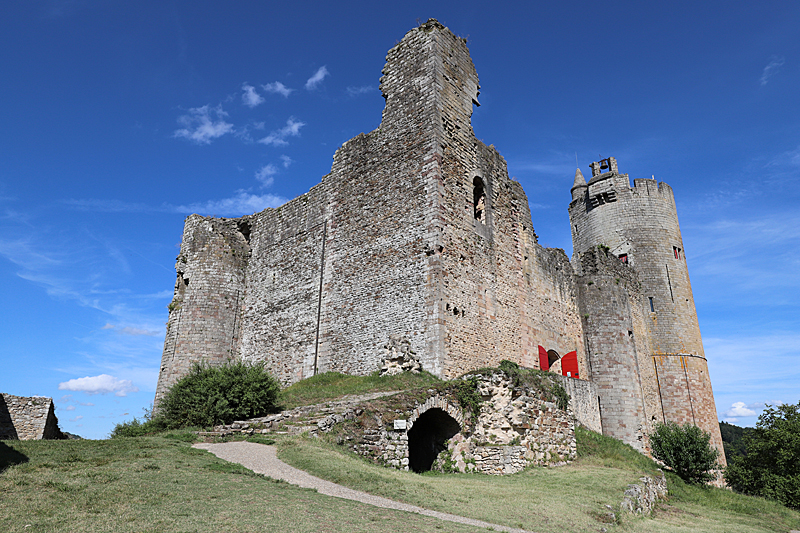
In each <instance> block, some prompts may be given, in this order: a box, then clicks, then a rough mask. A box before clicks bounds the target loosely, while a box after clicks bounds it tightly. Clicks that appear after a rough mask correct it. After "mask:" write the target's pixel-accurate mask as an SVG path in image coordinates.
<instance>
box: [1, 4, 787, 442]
mask: <svg viewBox="0 0 800 533" xmlns="http://www.w3.org/2000/svg"><path fill="white" fill-rule="evenodd" d="M283 4H284V3H280V4H279V3H275V2H269V3H268V2H253V1H242V2H235V3H231V2H225V3H223V2H174V1H159V2H148V1H142V2H124V1H119V2H99V1H88V0H87V1H81V0H72V1H36V0H27V1H21V0H12V1H10V2H6V3H5V4H4V6H3V8H2V14H3V16H2V17H0V49H2V50H3V51H4V52H3V54H0V72H2V81H0V99H2V101H3V102H4V104H5V108H4V112H3V113H2V115H0V126H2V127H0V298H2V302H3V303H4V305H2V306H1V307H0V309H1V310H0V313H2V314H1V315H0V335H2V339H3V342H2V346H0V362H2V369H3V372H2V374H0V390H1V391H3V392H7V393H11V394H16V395H22V396H26V395H43V396H52V397H53V398H55V400H56V405H57V414H58V416H59V420H60V422H61V426H62V429H65V430H67V431H70V432H73V433H77V434H80V435H83V436H85V437H90V438H103V437H104V436H106V435H107V434H108V433H109V431H110V430H111V429H112V428H113V426H114V424H116V423H119V422H121V421H123V420H129V419H130V418H132V417H133V416H141V414H142V409H143V408H144V407H147V406H148V405H149V404H150V403H151V402H152V399H153V395H154V391H155V385H156V380H157V377H158V376H157V374H158V366H159V362H160V357H161V349H162V346H163V340H164V333H165V322H166V320H167V314H168V312H167V309H166V306H167V304H168V303H169V301H170V300H171V296H172V288H173V285H174V282H175V271H174V262H175V257H176V255H177V253H178V246H179V243H180V238H181V232H182V228H183V219H184V217H185V216H187V215H188V214H190V213H193V212H199V213H201V214H205V215H219V216H222V215H225V216H236V215H241V214H247V213H252V212H254V211H258V210H261V209H263V208H265V207H271V206H277V205H279V204H281V203H283V202H284V201H286V200H287V199H291V198H293V197H295V196H298V195H300V194H302V193H304V192H306V191H307V190H308V189H309V188H310V187H311V186H313V185H314V184H316V183H318V182H319V180H320V178H321V177H322V176H323V175H325V174H326V173H327V172H328V171H329V170H330V164H331V162H332V156H333V153H334V151H335V150H336V148H338V147H339V146H340V145H341V144H342V143H344V142H345V141H346V140H348V139H350V138H351V137H353V136H355V135H357V134H358V133H360V132H368V131H371V130H373V129H375V128H376V127H377V126H378V124H379V122H380V117H381V110H382V109H383V98H382V97H381V95H380V92H379V91H378V80H379V78H380V71H381V69H382V68H383V64H384V61H385V55H386V51H387V50H388V49H389V48H391V47H392V46H393V45H394V44H395V43H396V42H397V41H399V40H400V39H401V38H402V37H403V35H404V34H405V33H406V32H407V31H408V30H410V29H411V28H412V27H415V26H416V25H417V23H418V21H425V20H427V19H428V18H431V17H434V18H437V19H439V20H440V21H441V22H442V23H444V24H445V25H446V26H448V27H449V28H450V29H451V30H452V31H453V32H454V33H456V34H457V35H460V36H463V37H467V38H468V46H469V48H470V51H471V53H472V58H473V61H474V62H475V65H476V68H477V70H478V75H479V76H480V80H481V95H480V101H481V104H482V105H481V107H480V108H476V110H475V113H474V115H473V126H474V129H475V133H476V135H477V136H478V138H480V139H482V140H483V141H484V142H486V143H487V144H494V145H495V147H497V149H498V150H499V151H500V153H501V154H502V155H503V156H504V157H505V158H506V160H507V162H508V168H509V172H510V174H511V175H512V176H514V177H515V178H516V179H517V180H519V181H520V182H521V183H522V185H523V186H524V188H525V191H526V192H527V194H528V199H529V202H530V206H531V209H532V211H531V212H532V215H533V224H534V228H535V229H536V232H537V233H538V235H539V236H540V242H541V243H543V244H545V245H548V246H553V247H560V248H564V249H565V250H566V251H567V253H571V248H572V247H571V242H570V232H569V222H568V217H567V205H568V202H569V199H570V194H569V189H570V187H571V185H572V181H573V177H574V173H575V159H576V153H577V159H578V162H579V165H580V167H581V168H582V169H583V171H584V174H588V172H589V170H588V164H589V163H590V162H591V161H595V160H597V159H599V157H600V156H601V155H602V157H608V156H614V157H616V158H617V160H618V161H619V166H620V170H621V171H622V172H626V173H629V174H630V175H631V178H634V177H650V176H652V175H655V177H656V178H657V179H659V180H663V181H666V182H667V183H669V184H670V185H672V187H673V188H674V190H675V195H676V199H677V203H678V214H679V217H680V222H681V228H682V232H683V239H684V246H685V252H686V257H687V260H688V262H689V271H690V275H691V279H692V286H693V289H694V296H695V302H696V305H697V311H698V315H699V318H700V327H701V330H702V334H703V339H704V343H705V349H706V356H707V357H708V361H709V366H710V372H711V379H712V383H713V387H714V393H715V397H716V401H717V410H718V414H719V416H720V418H721V419H727V420H729V421H733V422H734V423H737V424H740V425H753V424H754V423H755V421H756V415H757V414H758V413H759V412H760V411H761V409H762V408H763V405H764V404H765V403H768V402H787V403H797V402H798V400H800V392H798V387H797V384H798V383H800V299H799V298H798V296H800V290H798V289H800V277H799V276H798V275H797V274H798V271H800V259H798V258H800V255H798V249H800V194H799V193H798V186H797V182H798V180H799V179H800V98H799V97H798V95H800V30H798V28H800V4H798V3H797V2H796V1H786V2H780V1H771V2H766V3H762V4H760V5H758V6H757V5H756V4H755V3H754V2H731V1H726V2H715V1H712V2H696V1H692V2H680V1H678V2H659V3H655V2H603V3H600V2H569V1H565V2H528V3H518V2H515V3H508V4H506V5H505V7H503V6H500V7H492V6H490V4H487V3H486V2H470V1H458V2H437V3H436V4H435V7H431V5H432V3H431V2H414V1H409V2H402V3H398V2H396V3H392V4H386V3H380V2H345V3H328V4H322V5H320V4H317V3H311V2H302V1H298V2H294V3H292V5H291V7H287V6H288V4H289V3H285V4H286V5H283Z"/></svg>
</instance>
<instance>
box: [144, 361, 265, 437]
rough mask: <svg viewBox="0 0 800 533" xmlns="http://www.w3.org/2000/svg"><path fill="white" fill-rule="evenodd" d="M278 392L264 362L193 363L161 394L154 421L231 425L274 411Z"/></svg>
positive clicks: (172, 424)
mask: <svg viewBox="0 0 800 533" xmlns="http://www.w3.org/2000/svg"><path fill="white" fill-rule="evenodd" d="M279 391H280V385H279V384H278V381H277V380H276V379H275V378H273V377H272V376H271V375H270V374H269V373H268V372H267V371H266V370H265V369H264V365H263V364H254V365H248V364H245V363H243V362H241V361H237V362H233V363H226V364H224V365H222V366H218V367H210V366H207V365H201V364H198V363H195V365H194V366H193V367H192V369H191V370H190V371H189V373H188V374H187V375H186V376H184V377H183V378H181V379H180V380H179V381H178V382H177V383H175V385H173V386H172V388H170V389H169V391H168V392H167V393H166V394H165V395H164V398H163V399H162V400H161V403H160V404H159V406H158V413H157V415H156V417H155V418H154V420H156V419H159V418H161V419H163V420H164V421H165V424H166V426H167V427H168V428H169V429H175V428H181V427H187V426H200V427H208V426H214V425H218V424H230V423H231V422H233V421H234V420H245V419H248V418H255V417H258V416H264V415H267V414H269V413H271V412H273V411H274V410H275V408H276V403H277V398H278V392H279Z"/></svg>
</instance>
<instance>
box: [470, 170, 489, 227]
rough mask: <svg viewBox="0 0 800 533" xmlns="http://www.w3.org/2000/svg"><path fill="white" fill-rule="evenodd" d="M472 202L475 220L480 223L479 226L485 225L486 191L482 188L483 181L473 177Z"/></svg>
mask: <svg viewBox="0 0 800 533" xmlns="http://www.w3.org/2000/svg"><path fill="white" fill-rule="evenodd" d="M472 185H473V188H472V202H473V204H472V205H473V208H474V214H475V220H478V221H480V223H481V224H486V189H485V187H484V186H483V180H482V179H481V178H480V177H479V176H475V179H474V180H472Z"/></svg>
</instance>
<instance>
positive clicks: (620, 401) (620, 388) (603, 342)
mask: <svg viewBox="0 0 800 533" xmlns="http://www.w3.org/2000/svg"><path fill="white" fill-rule="evenodd" d="M611 260H613V261H616V259H614V258H612V259H611ZM623 267H624V265H622V264H618V265H615V264H614V263H611V262H610V260H609V258H608V257H607V256H606V254H605V252H603V251H602V250H597V249H594V250H592V249H590V250H588V251H586V252H585V253H584V254H583V255H581V276H580V278H579V282H578V288H579V302H580V305H581V312H582V313H583V319H584V321H585V323H584V331H585V335H586V346H587V350H588V352H589V356H588V359H589V367H590V372H591V380H592V381H593V382H594V383H595V384H596V385H597V392H598V395H599V397H600V417H601V421H602V427H603V433H604V434H605V435H610V436H612V437H614V438H617V439H620V440H622V441H623V442H625V443H627V444H630V445H631V446H633V447H634V448H636V449H637V450H639V451H642V452H644V451H646V450H647V449H648V442H647V434H648V427H647V424H646V414H645V404H644V398H643V395H642V386H641V381H640V375H641V369H640V365H639V359H638V357H637V353H636V345H635V342H634V335H635V332H634V325H633V321H632V320H631V316H632V313H631V306H632V305H636V303H637V302H636V300H631V298H630V297H629V295H630V293H631V292H636V291H637V289H638V287H637V280H636V275H635V273H634V272H633V271H632V270H631V269H626V268H623Z"/></svg>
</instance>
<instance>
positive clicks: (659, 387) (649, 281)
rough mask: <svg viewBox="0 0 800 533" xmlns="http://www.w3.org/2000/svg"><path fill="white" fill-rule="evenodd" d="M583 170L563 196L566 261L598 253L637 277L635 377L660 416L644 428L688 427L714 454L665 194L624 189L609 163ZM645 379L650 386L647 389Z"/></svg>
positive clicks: (646, 183) (702, 363)
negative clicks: (569, 254)
mask: <svg viewBox="0 0 800 533" xmlns="http://www.w3.org/2000/svg"><path fill="white" fill-rule="evenodd" d="M590 168H591V170H592V176H591V178H590V179H589V181H588V183H587V182H586V180H585V179H584V177H583V175H582V173H581V172H580V170H578V171H577V172H576V175H575V184H574V185H573V187H572V190H571V192H572V202H570V206H569V216H570V222H571V229H572V242H573V249H574V257H575V258H576V259H579V258H580V256H581V255H582V254H585V253H586V252H587V251H589V250H590V249H594V250H598V249H599V250H600V251H602V252H603V253H605V254H607V255H609V256H612V257H616V258H617V259H618V260H619V261H620V262H622V263H627V265H628V266H629V267H631V268H632V269H633V270H634V271H635V273H636V275H637V276H638V280H639V282H640V291H639V292H638V294H635V295H633V296H634V300H636V305H637V306H638V307H639V309H640V310H641V316H643V317H644V322H645V323H646V335H647V339H646V341H647V342H646V343H645V344H640V343H637V344H640V345H649V348H647V349H648V350H649V352H650V354H649V355H650V356H651V359H652V365H653V366H652V368H648V369H640V370H639V373H640V378H641V381H642V387H643V388H644V389H647V388H649V387H651V386H652V390H653V391H655V392H657V395H658V397H657V399H656V401H654V403H656V405H657V406H658V408H659V409H658V410H660V411H661V412H660V413H657V414H652V415H651V416H650V420H648V422H658V421H667V420H672V421H674V422H677V423H680V424H683V423H686V422H690V423H692V424H695V425H697V426H699V427H700V428H702V429H703V430H704V431H707V432H709V433H710V434H711V436H712V442H713V443H714V444H715V445H716V446H717V448H718V449H719V450H720V451H722V440H721V437H720V433H719V423H718V421H717V413H716V407H715V406H714V398H713V394H712V391H711V381H710V379H709V376H708V366H707V364H706V359H705V354H704V352H703V342H702V340H701V337H700V326H699V324H698V322H697V313H696V311H695V305H694V298H693V296H692V286H691V284H690V282H689V271H688V269H687V266H686V258H685V254H684V246H683V240H682V238H681V230H680V226H679V225H678V213H677V209H676V207H675V197H674V195H673V192H672V188H671V187H670V186H669V185H667V184H666V183H663V182H662V183H657V182H656V180H655V179H635V180H634V186H633V187H631V186H630V179H629V177H628V175H627V174H620V173H619V170H618V166H617V161H616V159H614V158H613V157H609V158H608V159H603V160H601V161H597V162H594V163H592V164H591V165H590ZM576 264H579V263H576ZM637 314H638V313H637ZM645 370H647V372H645ZM646 375H649V376H652V377H653V378H654V379H655V381H656V382H655V383H654V384H651V383H648V381H649V378H647V377H645V376H646ZM648 411H650V410H649V409H648ZM658 414H660V415H661V416H658ZM659 419H661V420H659ZM721 460H722V461H724V455H723V456H722V458H721Z"/></svg>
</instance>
